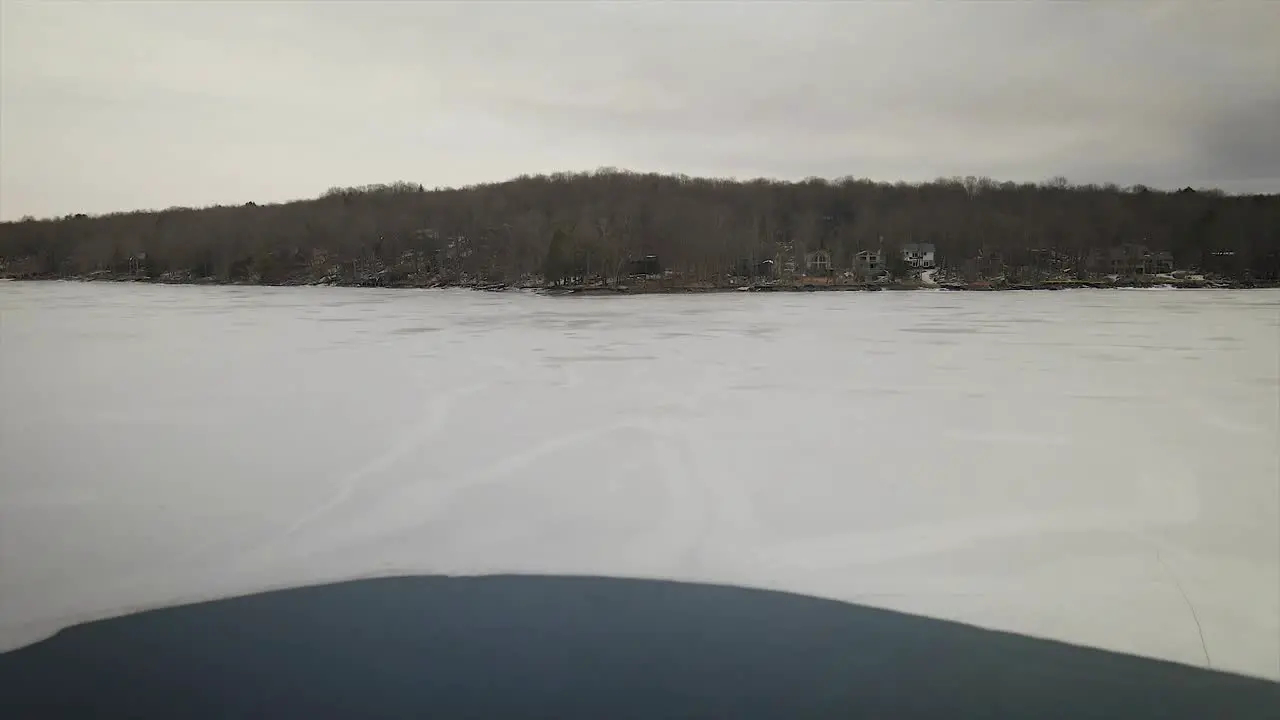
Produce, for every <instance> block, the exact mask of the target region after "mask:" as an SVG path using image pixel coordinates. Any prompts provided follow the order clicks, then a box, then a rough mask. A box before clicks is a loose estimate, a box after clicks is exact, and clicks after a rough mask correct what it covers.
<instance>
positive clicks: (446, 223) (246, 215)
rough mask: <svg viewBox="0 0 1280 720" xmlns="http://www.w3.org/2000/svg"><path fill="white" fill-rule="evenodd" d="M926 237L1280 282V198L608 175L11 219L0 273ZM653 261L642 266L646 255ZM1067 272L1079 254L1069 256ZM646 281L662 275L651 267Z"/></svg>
mask: <svg viewBox="0 0 1280 720" xmlns="http://www.w3.org/2000/svg"><path fill="white" fill-rule="evenodd" d="M922 242H923V243H933V244H934V245H935V246H936V248H937V255H938V260H939V263H940V264H942V265H944V266H948V265H950V266H953V267H954V266H957V265H958V264H959V263H961V262H963V261H965V260H966V259H969V258H973V257H976V256H980V255H983V254H984V253H985V254H987V255H988V256H990V255H991V254H992V253H994V252H998V253H999V255H1000V256H1001V257H1002V258H1003V262H1004V263H1006V264H1008V265H1010V266H1014V267H1016V266H1018V265H1019V264H1020V263H1027V262H1030V261H1029V260H1028V258H1029V257H1030V256H1032V255H1035V254H1037V253H1043V252H1045V251H1052V252H1053V253H1054V255H1055V256H1056V257H1062V258H1068V259H1075V261H1076V262H1074V267H1075V272H1078V273H1084V272H1085V270H1084V263H1083V258H1084V257H1085V256H1086V255H1087V254H1088V253H1089V252H1090V251H1092V250H1098V249H1105V248H1109V247H1113V246H1117V245H1120V244H1123V243H1141V244H1142V245H1145V246H1148V247H1151V248H1159V249H1161V250H1168V251H1171V252H1172V253H1173V255H1174V257H1175V258H1176V263H1177V265H1178V267H1183V268H1194V269H1198V270H1200V271H1203V272H1209V273H1213V274H1216V275H1220V276H1222V277H1236V278H1257V279H1265V280H1276V279H1277V277H1278V276H1280V195H1251V196H1239V195H1226V194H1224V193H1222V192H1219V191H1216V190H1203V189H1191V188H1185V189H1183V190H1180V191H1171V192H1170V191H1158V190H1153V189H1149V188H1145V187H1140V186H1137V187H1126V188H1121V187H1117V186H1115V185H1105V186H1098V185H1072V184H1070V183H1069V182H1068V181H1067V180H1065V179H1063V178H1056V179H1054V180H1051V181H1048V182H1044V183H1039V184H1029V183H1021V184H1020V183H1012V182H997V181H993V180H991V179H988V178H975V177H966V178H951V179H939V180H936V181H934V182H928V183H901V182H900V183H881V182H873V181H870V180H865V179H852V178H846V179H840V180H836V181H827V180H820V179H810V180H807V181H804V182H798V183H791V182H780V181H770V180H754V181H733V180H716V179H701V178H691V177H686V176H682V175H680V176H673V175H658V174H640V173H631V172H625V171H618V170H613V169H606V170H599V171H596V172H591V173H580V174H567V173H561V174H556V175H551V176H537V177H529V176H525V177H520V178H518V179H515V180H511V181H508V182H502V183H495V184H487V185H478V186H473V187H465V188H442V189H434V190H432V189H426V188H423V187H422V186H421V185H418V184H413V183H404V182H397V183H392V184H388V185H374V186H364V187H352V188H334V189H331V190H329V191H327V192H325V193H324V194H323V195H322V196H320V197H318V198H316V199H311V200H299V201H294V202H287V203H281V204H268V205H259V204H255V203H252V202H250V203H246V204H244V205H238V206H216V207H206V208H177V207H175V208H169V209H166V210H159V211H155V210H147V211H135V212H121V213H115V214H110V215H102V216H88V215H84V214H76V215H69V216H66V217H61V218H54V219H24V220H21V221H18V222H9V223H3V224H0V274H4V275H8V276H11V277H93V276H95V275H96V276H103V277H120V276H134V277H145V278H153V279H173V280H201V279H206V280H207V281H214V282H257V283H264V284H287V283H296V282H314V281H317V280H327V281H332V282H340V283H356V284H361V283H363V282H364V280H368V279H369V278H375V280H373V281H371V282H373V283H375V284H400V285H414V284H418V285H426V284H450V283H459V282H468V281H470V282H476V281H480V282H503V283H509V282H520V281H524V282H550V283H554V282H563V281H566V280H573V279H582V280H585V279H592V278H595V279H600V280H609V279H616V278H619V277H622V276H624V275H626V274H628V273H630V272H634V270H635V268H636V267H637V263H641V264H643V263H645V262H650V263H652V264H653V265H654V266H655V267H656V266H657V265H660V266H661V268H662V269H663V270H664V271H666V270H670V271H672V273H674V274H676V275H678V276H681V277H687V278H690V279H696V280H700V281H715V280H717V279H719V278H724V277H727V276H731V275H735V274H742V273H749V272H750V269H751V268H754V267H758V264H759V262H760V261H761V260H762V259H766V258H768V259H772V258H776V257H779V256H780V255H788V256H790V257H803V256H804V254H805V253H806V252H810V251H813V250H817V249H822V250H826V251H827V252H828V253H829V254H830V257H831V259H832V263H831V264H832V266H833V267H837V268H845V267H850V266H851V265H852V264H853V257H854V255H855V254H856V253H857V252H859V251H860V250H864V249H880V248H882V249H885V250H886V251H891V250H892V249H893V248H895V247H897V246H900V245H902V244H904V243H922ZM646 258H648V261H646V260H645V259H646ZM1069 264H1070V263H1069ZM648 269H649V270H653V269H654V267H650V268H648Z"/></svg>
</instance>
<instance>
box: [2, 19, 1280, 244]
mask: <svg viewBox="0 0 1280 720" xmlns="http://www.w3.org/2000/svg"><path fill="white" fill-rule="evenodd" d="M0 8H2V10H3V14H2V15H0V28H2V36H0V53H2V54H0V216H3V218H5V219H12V218H17V217H20V216H22V215H27V214H32V215H36V216H46V215H55V214H65V213H72V212H91V213H98V212H107V211H112V210H123V209H134V208H163V207H168V206H172V205H210V204H217V203H243V202H246V201H249V200H255V201H259V202H264V201H280V200H287V199H292V198H298V197H310V196H315V195H317V194H319V193H320V192H322V191H323V190H325V189H326V188H327V187H330V186H333V185H355V184H364V183H372V182H390V181H393V180H400V179H403V180H411V181H417V182H421V183H423V184H425V185H427V186H435V185H461V184H469V183H475V182H486V181H497V180H503V179H507V178H510V177H512V176H515V175H519V174H521V173H539V172H552V171H557V170H589V169H593V168H596V167H600V166H616V167H622V168H630V169H636V170H656V171H663V172H684V173H687V174H690V175H716V176H737V177H754V176H770V177H780V178H789V179H791V178H794V179H799V178H803V177H806V176H812V175H818V176H825V177H839V176H843V175H855V176H859V177H870V178H873V179H877V180H899V179H905V180H927V179H932V178H934V177H937V176H945V175H969V174H974V175H990V176H992V177H996V178H998V179H1012V180H1043V179H1046V178H1049V177H1052V176H1054V175H1065V176H1067V177H1068V178H1070V179H1072V180H1074V181H1078V182H1087V181H1098V182H1105V181H1115V182H1119V183H1121V184H1129V183H1139V182H1140V183H1145V184H1149V185H1154V186H1159V187H1181V186H1184V185H1194V186H1210V185H1214V186H1219V187H1223V188H1225V189H1227V190H1231V191H1248V192H1258V191H1262V192H1280V42H1278V41H1277V39H1276V38H1280V0H1251V1H1248V2H1235V3H1218V2H1211V1H1210V0H1195V1H1193V2H1185V3H1168V2H1164V3H1156V2H1140V1H1138V0H1126V1H1124V2H1120V1H1116V2H1095V3H1083V2H1073V3H1032V2H1016V3H1015V2H990V3H977V2H964V3H961V2H948V3H934V2H927V3H913V2H812V3H803V2H776V3H765V2H727V1H722V2H705V3H691V2H675V3H671V2H668V3H657V2H634V3H621V2H614V3H588V2H564V3H532V2H530V3H499V2H478V1H473V2H467V3H457V4H453V3H445V2H422V3H412V2H394V3H383V4H376V3H373V2H359V3H350V4H346V3H339V2H323V3H312V4H308V3H304V2H279V3H268V2H231V1H229V0H227V1H223V2H209V3H197V2H189V1H184V2H138V3H126V2H78V3H69V2H22V1H21V0H0Z"/></svg>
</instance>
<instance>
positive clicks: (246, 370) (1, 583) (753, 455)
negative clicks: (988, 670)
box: [0, 283, 1280, 679]
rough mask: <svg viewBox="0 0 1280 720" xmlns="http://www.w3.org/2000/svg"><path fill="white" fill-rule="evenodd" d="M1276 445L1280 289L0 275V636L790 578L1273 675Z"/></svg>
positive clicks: (979, 620)
mask: <svg viewBox="0 0 1280 720" xmlns="http://www.w3.org/2000/svg"><path fill="white" fill-rule="evenodd" d="M1278 448H1280V293H1277V292H1273V291H1246V292H1208V291H1206V292H1196V291H1174V290H1166V291H1149V292H1137V291H1134V292H1125V291H1061V292H1056V293H1048V292H1033V293H948V292H941V291H921V292H906V293H904V292H896V293H894V292H881V293H814V294H784V295H771V296H765V295H758V294H745V293H732V294H725V295H707V296H697V297H680V296H661V297H629V298H596V299H581V298H544V297H538V296H532V295H527V294H522V293H504V294H483V293H472V292H464V291H373V290H349V289H320V288H294V289H261V288H201V287H162V286H137V285H107V284H80V283H3V284H0V648H11V647H14V646H17V645H20V644H23V643H27V642H32V641H34V640H37V639H39V638H41V637H43V636H46V635H48V634H49V633H50V632H53V631H55V630H57V629H58V628H60V627H64V626H66V625H68V624H71V623H74V622H78V621H82V620H88V619H94V618H99V617H104V616H110V615H115V614H120V613H123V612H126V611H128V610H132V609H136V608H141V607H151V606H157V605H164V604H170V603H174V602H180V601H190V600H195V599H203V598H210V597H216V596H223V595H230V594H239V593H244V592H249V591H254V590H260V589H265V588H275V587H283V586H289V585H296V584H304V583H313V582H320V581H328V580H337V579H348V578H353V577H363V576H370V575H385V574H400V573H406V572H433V573H453V574H475V573H488V572H498V571H501V572H540V573H568V574H600V575H619V576H633V577H660V578H673V579H683V580H703V581H713V582H723V583H730V584H737V585H746V586H754V587H764V588H775V589H786V590H792V591H797V592H802V593H807V594H812V595H819V596H823V597H830V598H836V599H844V600H849V601H853V602H858V603H863V604H869V605H875V606H882V607H887V608H893V609H897V610H903V611H907V612H913V613H918V614H923V615H928V616H933V617H938V618H945V619H951V620H959V621H963V622H968V623H972V624H975V625H979V626H983V627H988V628H996V629H1004V630H1011V631H1016V632H1021V633H1027V634H1031V635H1036V636H1040V637H1047V638H1054V639H1059V640H1064V641H1068V642H1073V643H1079V644H1084V645H1090V646H1095V647H1101V648H1106V649H1111V650H1118V651H1123V652H1130V653H1136V654H1140V655H1145V656H1151V657H1157V658H1165V659H1169V660H1174V661H1178V662H1183V663H1189V664H1193V665H1202V666H1203V665H1206V664H1210V665H1211V666H1212V667H1214V668H1217V669H1223V670H1231V671H1237V672H1242V673H1247V674H1251V675H1257V676H1262V677H1269V678H1274V679H1280V449H1278ZM1202 637H1203V642H1202Z"/></svg>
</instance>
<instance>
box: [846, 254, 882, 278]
mask: <svg viewBox="0 0 1280 720" xmlns="http://www.w3.org/2000/svg"><path fill="white" fill-rule="evenodd" d="M853 268H854V270H856V271H857V272H858V273H859V274H861V275H862V276H864V277H875V276H877V275H880V274H881V273H883V272H884V271H885V263H884V252H883V251H881V250H863V251H862V252H860V253H858V254H857V255H854V256H853Z"/></svg>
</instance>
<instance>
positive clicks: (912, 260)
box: [902, 243, 936, 270]
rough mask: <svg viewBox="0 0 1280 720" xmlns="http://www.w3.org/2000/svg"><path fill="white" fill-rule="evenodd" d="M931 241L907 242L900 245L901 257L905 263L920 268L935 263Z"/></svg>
mask: <svg viewBox="0 0 1280 720" xmlns="http://www.w3.org/2000/svg"><path fill="white" fill-rule="evenodd" d="M934 254H935V248H934V246H933V243H907V244H906V245H903V246H902V259H903V260H905V261H906V262H907V265H909V266H911V267H913V268H917V269H920V270H927V269H929V268H931V267H933V266H934V265H935V264H936V260H935V258H934Z"/></svg>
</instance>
